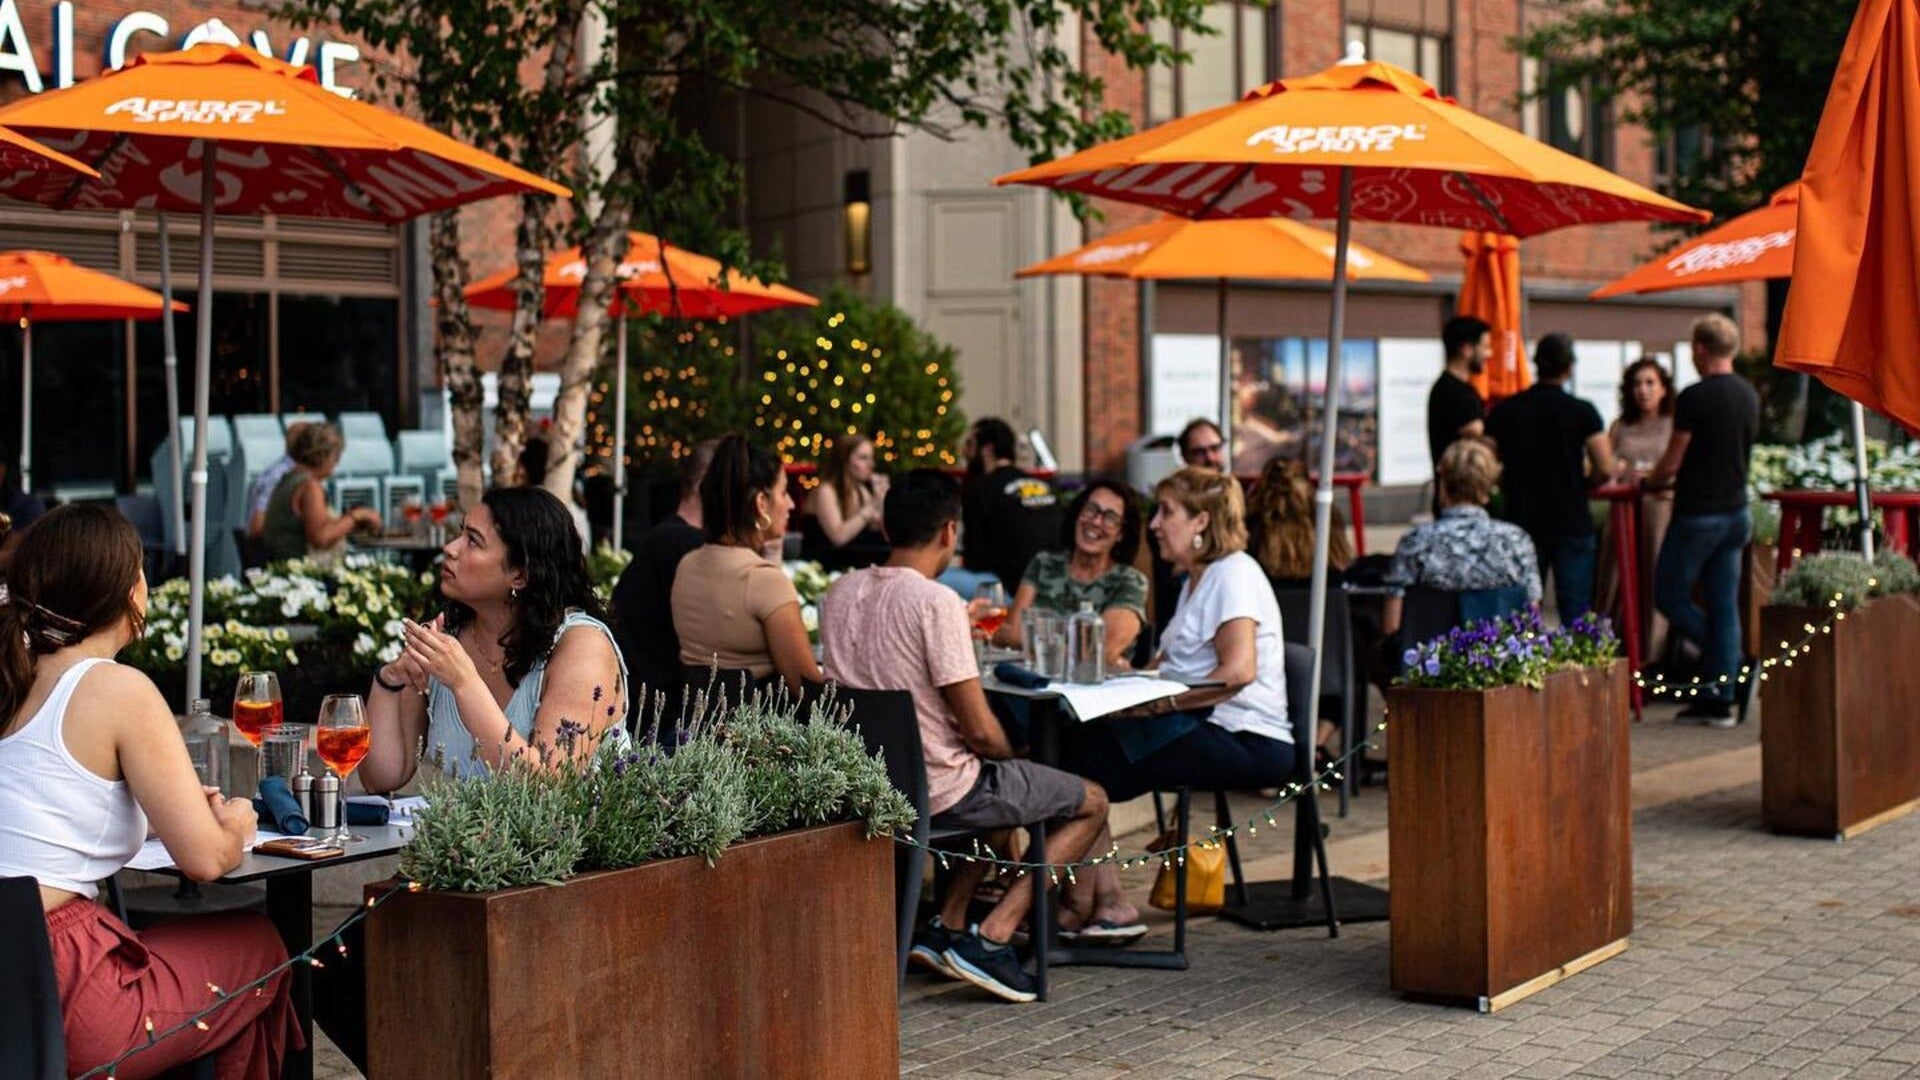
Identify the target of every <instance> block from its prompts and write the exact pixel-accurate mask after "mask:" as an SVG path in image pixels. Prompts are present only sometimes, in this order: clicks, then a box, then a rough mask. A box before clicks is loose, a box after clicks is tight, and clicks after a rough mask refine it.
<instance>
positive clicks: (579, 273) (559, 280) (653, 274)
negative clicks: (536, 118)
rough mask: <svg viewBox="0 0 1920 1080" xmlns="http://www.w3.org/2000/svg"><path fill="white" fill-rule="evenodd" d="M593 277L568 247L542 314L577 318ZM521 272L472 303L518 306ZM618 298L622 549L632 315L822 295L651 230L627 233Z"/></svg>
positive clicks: (498, 280)
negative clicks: (768, 279)
mask: <svg viewBox="0 0 1920 1080" xmlns="http://www.w3.org/2000/svg"><path fill="white" fill-rule="evenodd" d="M586 276H587V263H586V260H585V259H583V258H581V256H580V249H579V248H577V247H574V248H568V249H567V250H565V251H563V252H560V253H559V254H558V255H554V256H552V257H551V258H549V259H548V260H547V262H546V265H545V266H544V267H542V269H541V278H542V279H543V282H544V284H545V287H546V291H545V294H544V302H543V304H542V307H541V311H542V314H544V315H545V316H547V317H548V318H568V319H570V318H572V317H573V316H574V315H575V314H576V313H577V312H578V311H579V310H580V306H579V305H580V283H581V281H583V280H584V279H585V278H586ZM518 277H519V274H518V272H517V271H515V270H513V269H511V268H509V269H506V270H502V271H500V272H499V273H496V274H493V275H490V276H488V277H485V278H482V279H480V280H479V281H476V282H474V283H473V284H472V285H469V286H467V289H466V297H467V302H468V303H470V304H472V305H474V306H475V307H482V308H492V309H495V310H499V311H512V310H513V309H514V307H515V306H516V298H515V296H514V291H513V285H514V281H515V279H516V278H518ZM613 277H614V290H613V301H612V303H611V304H610V305H608V311H609V313H610V314H612V315H613V317H614V318H615V319H616V320H618V322H619V328H618V329H617V331H616V332H615V335H614V340H616V341H617V342H619V346H618V347H617V348H616V349H615V350H614V352H615V355H616V356H617V358H618V359H617V361H616V364H617V373H616V375H615V377H614V390H613V394H614V405H613V408H614V416H613V445H614V457H615V459H616V461H615V467H614V486H613V547H614V550H615V551H618V550H620V548H621V544H622V541H623V540H625V538H626V537H625V534H626V527H625V526H626V504H627V470H626V468H625V467H624V465H623V464H622V463H623V462H624V461H625V454H626V452H627V326H626V318H627V316H628V315H629V314H633V315H647V314H656V313H657V314H663V315H668V316H671V317H674V318H681V319H713V318H720V317H722V316H733V315H749V314H752V313H753V312H756V311H767V310H770V309H773V308H783V307H817V306H818V305H819V303H820V301H819V300H817V299H815V298H814V297H811V296H808V295H807V294H806V293H803V292H801V291H800V290H798V289H790V288H788V287H787V286H785V285H769V284H766V283H765V282H762V281H761V280H760V279H758V278H753V277H748V276H747V275H745V274H742V273H738V272H737V271H734V270H730V269H728V268H727V267H725V266H723V265H721V263H720V260H718V259H713V258H709V257H707V256H705V255H696V254H694V253H693V252H691V251H687V250H685V249H684V248H677V247H674V246H673V245H672V244H669V243H667V242H666V241H664V240H662V239H660V238H659V237H657V236H653V235H651V234H649V233H643V232H629V233H628V234H627V253H626V255H625V256H624V257H622V258H621V260H620V265H619V266H617V267H615V268H614V274H613Z"/></svg>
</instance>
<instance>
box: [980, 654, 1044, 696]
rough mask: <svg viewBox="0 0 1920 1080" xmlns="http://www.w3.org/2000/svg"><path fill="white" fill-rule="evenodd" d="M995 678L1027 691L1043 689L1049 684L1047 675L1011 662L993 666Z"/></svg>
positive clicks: (1001, 662) (1004, 661) (1003, 661)
mask: <svg viewBox="0 0 1920 1080" xmlns="http://www.w3.org/2000/svg"><path fill="white" fill-rule="evenodd" d="M993 677H994V678H996V679H999V680H1000V681H1001V682H1003V683H1006V684H1007V685H1008V686H1018V687H1021V688H1023V689H1026V690H1039V689H1042V688H1044V687H1045V686H1046V685H1047V682H1048V680H1047V677H1046V676H1045V675H1042V674H1040V673H1039V672H1037V671H1032V670H1029V669H1027V668H1023V667H1021V666H1020V665H1019V664H1016V663H1014V662H1013V661H1011V660H1002V661H1000V662H999V663H997V664H995V665H993Z"/></svg>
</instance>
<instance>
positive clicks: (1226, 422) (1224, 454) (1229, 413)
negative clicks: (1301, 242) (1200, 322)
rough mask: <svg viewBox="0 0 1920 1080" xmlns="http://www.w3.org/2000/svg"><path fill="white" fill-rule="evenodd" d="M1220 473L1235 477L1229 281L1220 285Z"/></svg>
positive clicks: (1222, 279)
mask: <svg viewBox="0 0 1920 1080" xmlns="http://www.w3.org/2000/svg"><path fill="white" fill-rule="evenodd" d="M1219 289H1220V457H1221V460H1222V461H1223V462H1224V464H1223V465H1222V466H1221V468H1220V471H1221V472H1223V473H1226V474H1227V475H1228V476H1232V475H1233V340H1232V339H1231V338H1229V337H1228V336H1227V279H1226V278H1221V279H1220V284H1219Z"/></svg>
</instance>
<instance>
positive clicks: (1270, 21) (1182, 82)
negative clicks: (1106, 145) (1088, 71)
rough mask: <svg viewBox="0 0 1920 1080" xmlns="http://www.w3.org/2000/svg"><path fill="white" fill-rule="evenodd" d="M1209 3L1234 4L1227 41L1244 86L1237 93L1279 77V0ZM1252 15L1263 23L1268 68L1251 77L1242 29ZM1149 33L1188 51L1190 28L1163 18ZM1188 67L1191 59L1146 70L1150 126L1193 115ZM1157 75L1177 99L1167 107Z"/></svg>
mask: <svg viewBox="0 0 1920 1080" xmlns="http://www.w3.org/2000/svg"><path fill="white" fill-rule="evenodd" d="M1208 6H1209V7H1231V8H1233V9H1234V11H1233V31H1232V33H1231V34H1230V35H1227V37H1226V41H1227V47H1228V51H1229V52H1230V53H1231V54H1232V55H1233V76H1234V83H1235V85H1237V86H1238V87H1240V89H1239V90H1238V91H1237V93H1239V94H1244V93H1246V92H1247V91H1248V90H1251V89H1252V88H1254V87H1256V86H1262V85H1265V84H1266V83H1268V82H1271V81H1273V79H1275V78H1277V77H1278V76H1277V75H1276V74H1275V73H1276V72H1278V71H1279V70H1280V57H1279V51H1280V50H1279V20H1278V19H1277V18H1276V17H1275V16H1276V15H1277V14H1278V12H1279V3H1278V0H1275V2H1273V3H1266V4H1261V3H1252V2H1249V0H1215V2H1214V3H1211V4H1209V5H1208ZM1249 15H1254V16H1257V17H1258V19H1259V22H1260V26H1261V33H1260V37H1261V41H1260V51H1259V55H1260V59H1261V64H1262V66H1263V67H1265V69H1266V70H1265V71H1263V72H1261V73H1260V77H1259V78H1257V79H1254V78H1249V76H1248V73H1247V72H1246V71H1243V70H1241V69H1242V68H1243V66H1244V64H1245V61H1246V60H1247V59H1248V51H1249V50H1248V49H1247V47H1246V43H1245V35H1244V34H1243V33H1242V31H1243V30H1244V29H1245V27H1246V22H1247V17H1248V16H1249ZM1162 30H1165V31H1166V33H1167V36H1166V37H1165V38H1162V37H1161V36H1160V34H1161V32H1162ZM1148 33H1150V34H1152V35H1153V37H1154V40H1155V42H1156V43H1163V44H1169V45H1171V46H1172V47H1173V48H1174V50H1175V51H1177V52H1187V51H1188V50H1187V47H1186V37H1187V33H1188V32H1187V31H1185V30H1182V29H1176V28H1173V27H1170V26H1167V25H1166V24H1165V20H1163V19H1155V20H1153V22H1152V23H1151V24H1149V26H1148ZM1195 36H1201V35H1195ZM1206 36H1209V37H1210V36H1212V35H1206ZM1187 67H1188V64H1187V63H1181V64H1177V65H1174V66H1173V67H1170V68H1160V69H1155V70H1152V71H1149V72H1147V73H1146V75H1145V78H1144V82H1143V86H1142V91H1141V95H1140V112H1141V115H1142V116H1143V117H1144V118H1145V120H1146V126H1148V127H1152V126H1154V125H1156V124H1164V123H1166V122H1167V121H1169V120H1178V119H1180V118H1181V117H1183V116H1188V115H1191V112H1190V110H1189V109H1188V107H1187V102H1186V96H1187V94H1186V78H1185V76H1186V70H1187ZM1156 76H1158V77H1159V78H1162V79H1165V80H1166V81H1167V84H1168V86H1169V88H1170V94H1171V97H1172V99H1173V100H1172V101H1171V102H1169V103H1168V108H1167V109H1165V110H1160V109H1158V108H1156V106H1155V101H1154V97H1155V95H1154V82H1155V79H1156ZM1214 107H1215V106H1208V108H1214Z"/></svg>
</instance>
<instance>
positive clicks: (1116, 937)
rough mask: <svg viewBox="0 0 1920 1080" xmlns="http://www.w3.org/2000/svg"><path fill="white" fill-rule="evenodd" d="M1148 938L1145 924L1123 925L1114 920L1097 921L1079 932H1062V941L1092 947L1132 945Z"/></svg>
mask: <svg viewBox="0 0 1920 1080" xmlns="http://www.w3.org/2000/svg"><path fill="white" fill-rule="evenodd" d="M1146 936H1147V927H1146V924H1145V923H1127V924H1124V925H1123V924H1121V923H1117V922H1114V921H1113V920H1112V919H1095V920H1093V921H1092V922H1090V923H1088V924H1087V925H1085V926H1083V927H1081V928H1080V929H1078V930H1062V931H1060V940H1061V941H1080V942H1086V943H1088V944H1091V945H1131V944H1133V943H1134V942H1136V941H1139V940H1140V939H1141V938H1143V937H1146Z"/></svg>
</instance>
